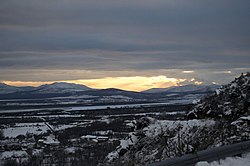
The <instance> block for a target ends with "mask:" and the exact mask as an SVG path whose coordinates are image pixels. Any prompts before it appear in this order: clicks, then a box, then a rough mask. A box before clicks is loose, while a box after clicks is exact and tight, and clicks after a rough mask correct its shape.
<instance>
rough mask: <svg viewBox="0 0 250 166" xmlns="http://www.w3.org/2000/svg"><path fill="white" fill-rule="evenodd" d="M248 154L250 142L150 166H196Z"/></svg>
mask: <svg viewBox="0 0 250 166" xmlns="http://www.w3.org/2000/svg"><path fill="white" fill-rule="evenodd" d="M246 152H250V141H245V142H240V143H236V144H232V145H227V146H222V147H216V148H212V149H207V150H203V151H199V152H196V153H193V154H187V155H184V156H182V157H176V158H172V159H168V160H165V161H161V162H157V163H153V164H149V165H148V166H194V165H195V164H196V163H197V162H199V161H207V162H212V161H216V160H220V159H223V158H226V157H232V156H236V155H241V154H243V153H246Z"/></svg>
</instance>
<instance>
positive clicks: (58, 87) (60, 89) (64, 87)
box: [35, 82, 91, 93]
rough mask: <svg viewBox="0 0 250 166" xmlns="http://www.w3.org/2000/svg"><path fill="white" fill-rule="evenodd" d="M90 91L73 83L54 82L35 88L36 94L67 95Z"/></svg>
mask: <svg viewBox="0 0 250 166" xmlns="http://www.w3.org/2000/svg"><path fill="white" fill-rule="evenodd" d="M87 90H91V88H89V87H87V86H85V85H80V84H73V83H65V82H55V83H52V84H45V85H41V86H39V87H37V88H36V90H35V91H36V92H37V93H68V92H80V91H87Z"/></svg>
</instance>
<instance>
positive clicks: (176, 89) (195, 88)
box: [143, 84, 220, 93]
mask: <svg viewBox="0 0 250 166" xmlns="http://www.w3.org/2000/svg"><path fill="white" fill-rule="evenodd" d="M219 87H220V85H214V84H213V85H194V84H189V85H183V86H173V87H169V88H153V89H149V90H146V91H143V93H187V92H200V93H204V92H211V91H215V90H216V89H218V88H219Z"/></svg>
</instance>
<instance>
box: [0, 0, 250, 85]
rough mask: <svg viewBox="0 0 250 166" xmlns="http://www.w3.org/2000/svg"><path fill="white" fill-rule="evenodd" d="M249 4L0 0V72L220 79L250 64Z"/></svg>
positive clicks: (6, 76)
mask: <svg viewBox="0 0 250 166" xmlns="http://www.w3.org/2000/svg"><path fill="white" fill-rule="evenodd" d="M249 5H250V1H248V0H242V1H240V2H238V1H234V0H221V1H219V2H218V1H215V0H210V1H199V2H197V1H195V0H190V1H186V0H167V1H166V0H144V1H141V0H126V1H122V0H107V1H99V0H85V1H82V0H71V1H69V0H53V1H50V0H43V1H39V0H22V1H19V0H1V2H0V43H1V45H0V74H1V78H0V79H1V80H10V81H18V80H19V81H44V82H46V81H55V80H79V79H96V78H106V77H119V76H120V77H134V76H142V77H143V76H144V77H153V76H159V75H164V76H166V77H171V78H177V79H187V80H188V79H191V78H196V79H197V80H199V81H202V82H204V83H211V82H213V81H216V82H218V83H224V82H226V81H228V80H229V79H231V77H234V76H236V75H238V74H239V73H240V72H244V71H248V70H249V69H250V68H249V63H250V56H249V54H250V42H249V41H250V34H249V29H250V22H249V17H250V12H249V8H248V6H249ZM193 71H195V72H193ZM223 71H231V73H228V72H224V73H223ZM27 73H28V74H27ZM228 75H230V76H229V77H228ZM225 77H227V78H225Z"/></svg>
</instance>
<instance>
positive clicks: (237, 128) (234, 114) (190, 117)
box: [104, 73, 250, 165]
mask: <svg viewBox="0 0 250 166" xmlns="http://www.w3.org/2000/svg"><path fill="white" fill-rule="evenodd" d="M249 88H250V73H246V74H242V75H241V76H240V77H239V78H236V79H235V80H234V81H232V82H231V83H230V84H228V85H225V86H223V87H222V88H221V89H220V90H217V94H215V95H211V96H208V97H206V98H205V99H203V100H202V101H201V102H200V103H198V104H197V105H196V106H195V107H194V108H193V110H192V111H190V112H189V113H188V114H187V118H186V120H179V121H170V120H156V119H153V118H150V117H145V118H142V119H140V120H137V121H136V122H134V125H135V131H134V132H132V133H130V135H129V136H128V137H127V138H126V139H124V140H122V141H121V144H120V146H118V147H117V149H116V150H115V151H113V152H111V153H110V154H109V155H108V156H107V158H106V161H105V164H104V165H145V164H149V163H154V162H157V161H162V160H166V159H169V158H173V157H177V156H182V155H184V154H188V153H193V152H196V151H200V150H205V149H208V148H213V147H218V146H223V145H228V144H233V143H236V142H241V141H245V140H250V123H249V121H250V116H249V114H250V107H249V102H250V95H249V92H250V90H249Z"/></svg>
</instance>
